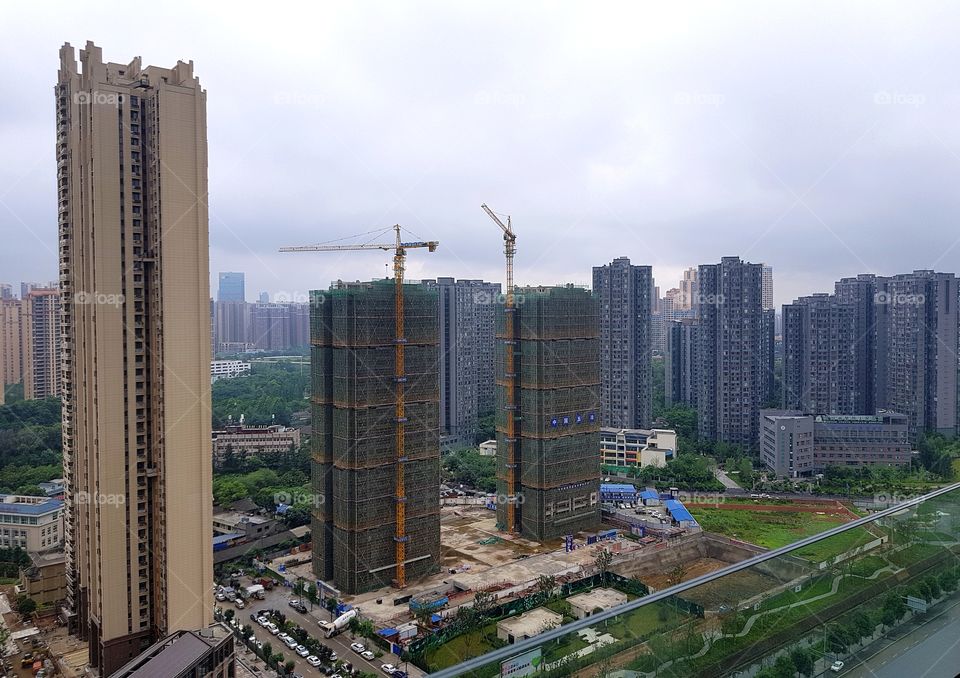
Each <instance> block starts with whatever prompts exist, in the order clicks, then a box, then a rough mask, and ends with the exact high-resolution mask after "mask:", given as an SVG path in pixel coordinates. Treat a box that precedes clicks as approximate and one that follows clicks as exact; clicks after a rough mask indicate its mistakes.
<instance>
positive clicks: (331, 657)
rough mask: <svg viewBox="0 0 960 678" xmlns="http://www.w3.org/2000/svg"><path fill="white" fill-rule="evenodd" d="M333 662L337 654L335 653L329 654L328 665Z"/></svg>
mask: <svg viewBox="0 0 960 678" xmlns="http://www.w3.org/2000/svg"><path fill="white" fill-rule="evenodd" d="M335 661H337V653H336V652H331V653H330V663H331V664H332V663H333V662H335Z"/></svg>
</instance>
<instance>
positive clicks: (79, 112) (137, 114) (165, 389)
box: [55, 42, 213, 676]
mask: <svg viewBox="0 0 960 678" xmlns="http://www.w3.org/2000/svg"><path fill="white" fill-rule="evenodd" d="M55 102H56V111H57V145H56V150H57V182H58V199H59V227H60V282H61V294H62V299H63V318H62V320H63V402H64V407H63V461H64V476H65V478H66V480H67V492H66V511H67V513H66V518H67V520H66V535H65V536H66V541H65V543H66V554H67V565H68V568H67V570H68V575H67V576H68V581H67V584H68V589H69V592H68V598H67V603H66V607H65V610H64V612H65V614H66V616H67V617H68V619H69V620H70V625H71V629H72V630H73V631H74V632H75V633H76V634H77V635H79V636H80V637H81V638H83V639H86V640H88V641H89V646H90V660H91V664H92V665H93V666H94V667H96V669H97V670H98V671H99V672H100V674H101V675H103V676H108V675H110V674H111V673H113V672H114V671H115V670H116V669H117V668H119V667H121V666H122V665H124V664H125V663H126V662H127V661H129V660H130V659H131V658H132V657H134V656H136V655H137V654H138V653H140V652H141V651H142V650H143V649H145V648H147V647H148V646H149V645H150V644H151V643H152V642H154V641H155V640H157V639H159V638H162V637H163V636H165V635H167V634H168V633H171V632H173V631H177V630H179V629H200V628H203V627H205V626H207V625H209V624H210V623H211V622H212V616H213V592H212V588H213V548H212V515H211V514H212V508H211V507H212V478H211V475H212V468H211V449H210V446H211V443H210V440H211V438H210V435H211V431H210V428H211V422H210V289H209V285H210V283H209V261H208V246H207V238H208V223H207V203H206V200H207V134H206V93H205V92H204V90H203V89H201V87H200V83H199V81H198V79H197V78H196V77H195V76H194V74H193V63H192V62H190V63H183V62H177V64H176V65H175V66H174V67H173V68H157V67H154V66H148V67H146V68H144V67H142V66H141V63H140V57H136V58H134V59H133V60H132V61H131V62H130V63H128V64H118V63H104V61H103V56H102V51H101V49H100V48H99V47H96V46H95V45H94V44H93V43H91V42H88V43H87V45H86V47H85V48H84V49H82V50H80V63H79V68H78V64H77V60H76V57H75V53H74V49H73V47H71V46H70V45H69V44H65V45H64V46H63V47H62V48H61V49H60V71H59V78H58V81H57V86H56V88H55Z"/></svg>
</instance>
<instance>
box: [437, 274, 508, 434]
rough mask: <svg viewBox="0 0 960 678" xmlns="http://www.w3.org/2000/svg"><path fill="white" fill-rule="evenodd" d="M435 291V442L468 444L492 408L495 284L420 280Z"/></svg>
mask: <svg viewBox="0 0 960 678" xmlns="http://www.w3.org/2000/svg"><path fill="white" fill-rule="evenodd" d="M423 284H424V285H426V286H428V287H436V289H437V291H438V293H439V306H438V308H439V327H440V333H439V339H440V444H441V446H442V447H443V448H445V449H455V448H457V447H462V446H472V445H473V444H474V442H475V438H476V434H477V426H478V423H479V419H480V417H482V416H485V415H488V414H492V413H493V409H494V400H495V390H494V378H495V372H494V365H493V361H494V324H495V317H496V307H497V304H498V303H500V302H501V301H502V300H501V297H500V283H489V282H484V281H482V280H454V279H453V278H437V280H436V281H433V280H424V281H423Z"/></svg>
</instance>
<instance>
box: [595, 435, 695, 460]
mask: <svg viewBox="0 0 960 678" xmlns="http://www.w3.org/2000/svg"><path fill="white" fill-rule="evenodd" d="M600 457H601V463H602V464H605V465H608V466H657V467H663V466H666V465H667V462H668V461H671V460H673V459H676V457H677V432H676V431H673V430H671V429H663V428H654V429H649V430H648V429H639V428H601V429H600Z"/></svg>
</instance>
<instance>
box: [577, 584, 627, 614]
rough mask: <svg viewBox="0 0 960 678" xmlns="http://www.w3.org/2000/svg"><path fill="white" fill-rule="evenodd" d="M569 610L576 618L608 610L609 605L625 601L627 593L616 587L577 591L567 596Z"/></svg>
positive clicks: (612, 605) (621, 603) (620, 603)
mask: <svg viewBox="0 0 960 678" xmlns="http://www.w3.org/2000/svg"><path fill="white" fill-rule="evenodd" d="M567 602H568V603H570V610H571V611H572V612H573V616H574V617H576V618H577V619H583V618H584V617H589V616H590V615H592V614H594V613H596V612H597V611H600V612H603V611H605V610H609V609H610V608H611V607H616V606H617V605H623V604H624V603H625V602H627V594H626V593H623V592H621V591H617V590H616V589H593V590H592V591H585V592H584V593H578V594H577V595H575V596H570V597H569V598H567Z"/></svg>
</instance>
